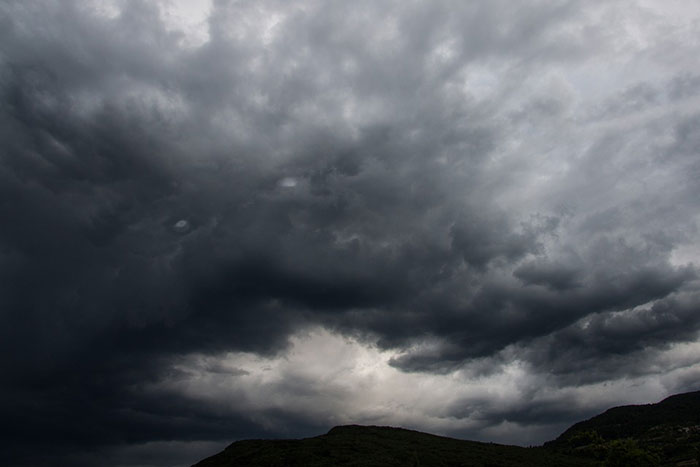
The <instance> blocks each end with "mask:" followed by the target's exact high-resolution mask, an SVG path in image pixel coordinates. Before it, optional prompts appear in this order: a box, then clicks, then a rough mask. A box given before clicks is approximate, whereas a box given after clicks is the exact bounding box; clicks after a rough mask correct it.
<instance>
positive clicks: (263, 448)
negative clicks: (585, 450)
mask: <svg viewBox="0 0 700 467" xmlns="http://www.w3.org/2000/svg"><path fill="white" fill-rule="evenodd" d="M589 465H595V463H592V462H591V461H590V460H587V459H580V458H575V457H570V456H567V455H564V454H561V453H558V452H550V451H547V450H545V449H543V448H522V447H517V446H504V445H499V444H493V443H479V442H475V441H463V440H457V439H452V438H445V437H441V436H435V435H430V434H427V433H421V432H418V431H411V430H405V429H402V428H390V427H377V426H356V425H350V426H340V427H335V428H333V429H332V430H331V431H329V432H328V433H327V434H325V435H321V436H317V437H314V438H307V439H301V440H248V441H238V442H235V443H233V444H231V445H230V446H229V447H227V448H226V450H224V451H223V452H221V453H219V454H217V455H215V456H212V457H210V458H208V459H205V460H203V461H201V462H200V463H198V464H197V465H196V467H233V466H236V467H239V466H240V467H243V466H247V467H258V466H266V467H278V466H279V467H282V466H285V467H286V466H290V467H291V466H300V467H302V466H303V467H321V466H324V467H325V466H358V467H359V466H363V467H374V466H376V467H391V466H396V467H399V466H401V467H404V466H421V467H426V466H435V467H448V466H455V467H457V466H480V467H491V466H494V467H495V466H502V467H507V466H513V467H515V466H533V467H535V466H537V467H545V466H564V467H566V466H571V467H574V466H581V467H583V466H589Z"/></svg>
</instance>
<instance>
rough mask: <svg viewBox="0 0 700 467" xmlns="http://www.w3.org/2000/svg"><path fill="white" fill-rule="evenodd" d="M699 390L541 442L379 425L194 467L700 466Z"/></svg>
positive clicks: (261, 444) (255, 443)
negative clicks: (528, 445) (456, 435)
mask: <svg viewBox="0 0 700 467" xmlns="http://www.w3.org/2000/svg"><path fill="white" fill-rule="evenodd" d="M699 461H700V391H698V392H691V393H686V394H678V395H675V396H671V397H669V398H667V399H664V400H663V401H661V402H659V403H657V404H647V405H629V406H622V407H615V408H612V409H609V410H607V411H605V412H604V413H602V414H600V415H597V416H595V417H593V418H591V419H589V420H585V421H582V422H579V423H577V424H575V425H573V426H572V427H571V428H569V429H567V430H566V431H565V432H564V433H562V434H561V435H560V436H559V437H558V438H556V439H555V440H553V441H549V442H547V443H545V444H544V446H541V447H531V448H523V447H518V446H506V445H501V444H495V443H481V442H476V441H465V440H458V439H452V438H446V437H442V436H436V435H431V434H427V433H421V432H418V431H412V430H406V429H403V428H392V427H379V426H358V425H349V426H339V427H335V428H333V429H331V430H330V431H329V432H328V433H326V434H325V435H321V436H316V437H313V438H306V439H299V440H246V441H237V442H235V443H233V444H231V445H230V446H228V447H227V448H226V449H225V450H224V451H222V452H220V453H219V454H216V455H214V456H212V457H209V458H207V459H205V460H203V461H201V462H199V463H198V464H196V466H195V467H242V466H245V467H262V466H265V467H283V466H284V467H292V466H300V467H301V466H304V467H322V466H323V467H325V466H357V467H359V466H363V467H373V466H377V467H379V466H382V467H384V466H387V467H391V466H397V467H398V466H402V467H403V466H422V467H426V466H435V467H449V466H455V467H457V466H474V467H477V466H478V467H495V466H499V467H507V466H533V467H534V466H537V467H546V466H561V467H566V466H572V467H574V466H581V467H583V466H610V467H612V466H620V467H624V466H638V467H644V466H678V467H681V466H682V467H690V466H699V465H700V462H699Z"/></svg>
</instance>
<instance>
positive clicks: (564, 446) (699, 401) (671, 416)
mask: <svg viewBox="0 0 700 467" xmlns="http://www.w3.org/2000/svg"><path fill="white" fill-rule="evenodd" d="M545 448H547V449H549V450H554V451H557V452H560V453H562V454H570V455H571V454H573V455H576V456H581V457H586V458H591V459H597V460H607V461H606V462H607V463H608V464H609V465H627V464H613V463H612V461H611V460H610V459H611V458H612V457H615V456H623V455H626V456H628V457H629V456H630V455H634V456H636V457H637V463H636V465H640V466H643V465H661V466H666V465H668V466H671V465H673V466H675V465H683V466H697V465H700V391H696V392H689V393H685V394H677V395H675V396H671V397H668V398H666V399H664V400H662V401H661V402H659V403H656V404H645V405H626V406H622V407H614V408H612V409H608V410H606V411H605V412H603V413H602V414H600V415H597V416H595V417H593V418H591V419H589V420H585V421H583V422H579V423H577V424H575V425H573V426H572V427H571V428H569V429H568V430H566V431H565V432H564V433H562V434H561V435H560V436H559V437H558V438H557V439H555V440H553V441H549V442H547V443H545Z"/></svg>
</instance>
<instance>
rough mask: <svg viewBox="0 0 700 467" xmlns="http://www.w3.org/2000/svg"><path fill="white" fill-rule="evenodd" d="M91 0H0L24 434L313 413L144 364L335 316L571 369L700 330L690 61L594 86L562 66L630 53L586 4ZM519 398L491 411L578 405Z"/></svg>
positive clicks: (13, 337)
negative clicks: (214, 396) (644, 78)
mask: <svg viewBox="0 0 700 467" xmlns="http://www.w3.org/2000/svg"><path fill="white" fill-rule="evenodd" d="M89 5H92V4H88V3H83V2H60V3H59V2H51V1H45V2H31V3H27V2H6V3H4V4H3V5H2V6H0V25H1V26H2V27H0V44H2V45H0V98H1V99H2V102H1V104H2V107H1V108H0V139H1V141H2V147H3V149H2V152H1V155H0V219H2V229H0V278H1V279H2V280H0V307H1V309H2V312H1V313H0V329H2V330H1V331H0V350H1V353H0V362H1V363H2V368H3V374H2V376H1V377H0V378H2V397H3V405H2V415H3V419H4V420H5V421H6V423H5V426H6V427H11V428H7V429H6V431H5V432H3V435H4V439H5V440H9V441H6V442H7V443H8V444H9V445H15V446H17V447H16V451H14V452H10V454H9V455H14V456H15V457H16V458H19V457H23V456H24V457H25V458H26V456H28V455H29V454H27V453H30V454H31V453H32V452H34V451H36V449H35V447H36V446H37V445H47V446H48V445H52V446H53V447H52V449H58V450H60V451H61V452H63V453H70V451H71V450H73V449H77V448H78V447H80V448H81V449H82V448H84V447H85V446H87V445H92V446H95V447H96V448H95V449H97V448H98V447H99V446H108V445H109V446H117V445H125V444H127V445H128V444H132V443H147V442H165V441H170V440H179V441H190V440H220V439H227V440H228V439H233V438H235V437H239V436H240V437H249V436H257V435H258V434H260V435H262V434H264V433H271V434H280V433H282V432H283V431H284V430H283V428H280V427H282V426H286V427H292V428H290V429H289V430H288V432H287V433H288V434H290V435H294V434H299V433H304V434H311V427H314V428H315V427H316V426H317V424H316V423H315V422H314V421H313V420H309V419H304V418H303V417H299V416H297V415H294V413H293V411H290V412H289V413H284V411H282V412H280V414H278V415H276V416H275V417H273V418H274V419H275V420H278V421H280V420H282V421H280V422H279V424H278V427H277V428H271V427H270V425H269V424H268V425H265V424H264V423H260V422H259V421H256V419H255V418H254V417H253V416H251V414H249V413H247V412H246V410H245V408H244V407H236V408H235V410H234V411H233V412H232V413H233V414H234V415H231V414H229V413H228V412H225V411H224V412H221V411H219V409H220V407H208V406H206V404H204V403H196V402H193V401H192V400H184V399H183V398H182V396H178V395H177V394H175V395H172V396H171V397H163V398H158V397H155V398H154V397H149V396H148V395H145V393H144V392H139V390H138V388H140V387H142V386H144V385H147V384H148V383H150V382H157V381H159V380H161V379H162V378H165V377H167V372H169V371H172V370H171V366H170V362H171V361H172V359H173V358H174V357H176V356H178V355H187V354H189V353H197V352H201V353H216V352H227V351H246V352H255V353H258V354H261V355H274V354H276V353H280V352H284V351H285V349H287V346H288V338H289V336H290V335H292V334H293V333H294V332H296V331H298V330H300V329H303V328H304V327H306V326H308V325H313V324H318V323H321V324H323V325H325V326H327V327H328V328H330V329H334V330H335V331H337V332H340V333H344V334H348V335H355V336H361V337H362V338H363V339H366V340H367V341H369V342H376V343H377V344H378V345H379V346H380V347H381V348H384V349H393V350H397V351H399V352H401V354H400V355H398V356H396V357H395V358H393V360H392V364H393V365H394V366H395V367H397V368H400V369H402V370H406V371H415V372H417V371H423V372H434V373H442V372H446V371H450V369H454V368H459V367H460V366H461V365H464V364H465V362H466V363H468V362H474V361H476V359H479V358H487V359H488V358H494V360H493V361H498V359H499V358H502V357H498V355H499V352H503V351H505V350H507V349H512V348H520V349H523V350H522V352H521V355H520V358H522V359H524V360H525V361H527V362H528V364H529V365H531V366H532V368H535V369H542V368H551V369H552V371H553V374H555V375H560V376H561V378H562V380H561V381H565V380H570V379H571V378H573V379H575V378H576V377H579V378H580V379H581V380H583V379H586V378H588V380H590V381H593V380H601V379H604V378H605V377H609V375H610V374H613V373H615V372H619V366H617V364H616V363H615V362H616V361H618V360H616V358H617V357H618V356H629V358H630V359H633V358H636V357H635V356H637V355H640V352H644V351H649V349H656V348H666V347H668V346H669V345H672V344H673V343H676V342H685V341H690V340H693V339H694V338H695V332H696V331H697V330H698V327H699V326H700V319H699V318H697V317H696V313H694V310H696V309H697V304H698V301H697V296H696V295H695V294H694V293H692V284H693V283H694V281H695V280H696V273H695V269H694V266H693V265H692V264H690V263H691V261H692V260H697V258H692V255H691V257H690V259H688V260H687V261H686V260H684V261H681V262H680V263H682V264H680V263H679V261H678V260H677V258H675V257H673V254H674V251H676V250H677V249H678V248H679V247H680V246H687V245H692V243H693V242H694V239H696V238H697V228H696V224H695V222H696V221H695V218H694V217H693V216H694V215H695V214H694V213H695V209H694V208H695V205H696V201H695V200H696V199H697V198H696V196H697V194H698V193H697V186H698V184H697V183H695V182H697V175H698V164H697V157H695V156H696V155H697V152H698V150H700V139H699V138H698V132H697V125H696V123H697V120H698V117H697V112H695V113H694V112H693V111H692V110H693V109H692V105H693V104H692V101H690V102H691V103H690V104H687V103H685V105H686V108H685V110H683V109H681V110H679V111H678V112H670V111H669V112H668V114H664V113H663V112H664V110H663V109H664V108H665V107H664V106H665V105H670V104H669V103H673V102H678V101H682V100H683V99H686V100H688V99H692V98H693V97H694V96H697V95H698V92H697V90H698V85H697V84H698V83H697V77H696V76H695V75H694V74H691V73H690V71H688V70H685V69H678V70H675V69H674V70H671V72H669V73H670V76H667V77H665V78H666V80H665V81H660V80H657V81H656V82H654V83H653V84H650V83H647V82H640V81H639V80H638V79H635V81H633V82H631V83H628V82H625V83H624V86H617V85H616V84H610V83H602V84H600V85H601V87H605V86H607V88H606V89H605V93H604V94H605V95H604V96H603V98H601V99H599V101H597V102H596V103H595V105H591V106H590V108H589V107H585V108H579V107H576V106H577V105H579V106H580V105H581V104H577V101H576V99H575V98H574V97H572V96H574V95H575V94H576V93H580V94H582V95H584V98H585V96H586V92H588V91H587V90H586V89H587V87H590V86H593V87H595V86H596V84H595V83H594V84H592V85H591V84H589V83H588V82H584V84H583V85H581V86H582V88H581V89H573V88H572V85H570V84H566V83H564V84H562V82H563V81H566V79H564V78H561V76H559V75H561V74H562V73H564V74H565V72H564V71H561V70H562V69H563V68H562V67H564V68H567V69H568V67H571V69H572V70H574V71H571V73H572V76H569V77H568V80H569V81H570V82H573V83H576V82H581V81H582V79H581V77H580V76H578V75H576V73H577V71H575V70H576V69H577V68H576V67H577V66H581V64H583V65H587V64H589V63H591V62H593V63H597V62H596V57H598V56H599V55H600V56H605V57H607V59H610V57H613V58H614V57H615V54H616V53H619V52H618V48H617V47H618V44H617V43H616V42H614V41H612V42H611V39H610V37H611V35H610V34H609V31H606V29H605V28H606V27H607V28H613V29H614V26H611V25H608V24H607V23H606V24H604V25H602V26H594V25H593V24H595V22H594V21H593V22H592V20H591V18H593V17H594V16H589V13H588V12H587V11H584V9H583V8H582V5H581V4H580V3H579V2H573V1H572V2H567V1H563V2H536V3H535V4H533V5H531V6H528V7H527V8H526V7H522V6H521V7H516V6H513V5H512V4H511V3H508V2H472V3H469V4H465V5H463V4H452V3H449V2H438V3H434V4H433V3H430V4H428V3H425V4H420V3H417V4H411V5H403V4H396V5H391V4H389V3H383V4H381V5H380V4H375V3H362V4H353V5H350V4H346V3H342V2H341V3H336V4H333V5H332V6H331V5H319V4H316V3H313V2H309V3H307V4H287V3H277V2H268V3H260V6H259V7H256V6H254V5H253V4H247V3H233V2H231V3H229V2H223V1H217V2H214V4H213V7H212V12H211V15H210V16H209V18H208V20H207V21H208V23H207V25H208V35H209V37H208V40H207V41H206V42H205V43H204V44H202V45H200V46H197V47H185V46H183V45H182V37H183V36H182V33H179V32H177V31H173V30H171V29H169V27H168V25H167V24H166V22H165V20H164V16H163V14H162V12H161V10H160V9H159V7H158V6H156V5H155V4H151V3H146V2H123V3H118V5H117V7H116V8H117V14H115V16H109V15H106V16H105V15H102V14H100V13H99V12H97V11H93V10H91V9H90V8H88V6H89ZM596 8H601V7H600V6H597V7H596ZM275 12H278V13H279V15H280V18H281V19H280V18H278V20H279V21H278V24H273V23H274V21H272V20H273V19H274V18H275V15H274V13H275ZM591 14H593V13H591ZM266 28H267V29H266ZM265 31H266V32H265ZM614 31H616V30H614ZM679 53H680V52H679ZM606 54H608V55H606ZM618 57H619V55H618ZM644 57H646V55H644ZM646 59H647V58H645V60H646ZM639 61H640V63H641V62H642V59H641V58H640V59H639ZM645 63H646V62H645ZM646 66H648V67H650V68H653V65H646ZM545 69H546V70H548V72H547V73H549V74H547V73H540V70H545ZM558 74H559V75H558ZM650 74H653V73H650ZM557 76H559V77H557ZM567 76H568V75H567ZM584 76H585V75H584ZM547 80H550V81H547ZM583 81H586V80H585V79H583ZM610 81H611V82H614V79H613V78H610ZM659 109H661V110H659ZM654 112H660V114H659V115H656V114H654ZM626 119H632V120H626ZM634 119H637V120H634ZM686 263H688V264H686ZM584 322H585V326H584V324H582V323H584ZM426 339H428V340H430V341H431V342H435V343H436V344H435V345H433V346H432V347H431V348H430V349H429V350H426V349H425V348H423V347H421V346H420V345H419V344H420V343H421V342H422V341H424V340H426ZM640 358H641V357H640ZM626 361H627V360H626ZM501 363H503V362H502V361H501ZM598 363H600V365H601V372H600V373H599V374H595V373H589V374H588V376H587V377H586V378H582V377H581V376H580V372H581V371H583V370H585V369H586V368H590V367H591V366H594V365H596V364H598ZM638 363H639V365H638V366H637V367H636V368H639V371H643V367H644V360H640V361H639V362H638ZM606 368H607V369H606ZM212 371H213V372H215V371H214V370H212ZM606 371H607V372H608V373H606ZM572 373H575V375H574V376H573V377H571V378H569V376H567V375H569V374H572ZM577 375H578V376H577ZM606 375H607V376H606ZM567 378H569V379H567ZM561 384H564V383H563V382H562V383H561ZM521 402H522V401H521ZM526 403H527V402H526V401H525V402H522V403H521V405H517V406H514V407H513V409H512V411H511V412H509V414H503V413H500V412H498V410H496V409H495V408H493V407H491V408H487V409H484V410H485V412H484V414H483V416H480V417H481V418H480V420H482V421H483V420H486V421H488V422H489V423H493V424H497V423H499V421H503V420H513V421H516V422H518V423H526V422H528V421H533V420H534V421H535V422H539V421H546V420H549V421H560V420H564V419H566V418H567V417H572V416H573V415H572V414H571V413H569V412H566V410H564V412H562V407H564V406H565V405H566V404H564V403H563V402H561V401H553V402H552V403H551V404H552V406H551V407H549V406H544V405H543V406H538V407H525V406H524V405H523V404H526ZM562 404H563V405H562ZM175 407H177V409H174V408H175ZM222 413H225V414H228V415H225V416H224V415H221V414H222ZM562 414H563V415H562ZM533 423H534V422H533ZM59 426H60V427H61V429H60V430H58V429H57V427H59ZM10 430H11V431H10ZM59 448H60V449H59ZM25 451H26V452H25ZM100 452H107V451H100ZM20 454H22V455H21V456H20ZM88 454H89V453H88ZM88 454H86V456H88V457H86V458H85V459H84V463H86V465H89V464H90V463H94V462H96V461H94V458H93V457H90V456H89V455H88ZM29 457H30V460H29V461H28V462H30V463H31V462H44V463H46V464H47V465H49V464H50V461H49V460H47V459H37V458H34V459H33V460H32V459H31V456H29ZM75 462H78V461H77V460H76V461H75Z"/></svg>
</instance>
